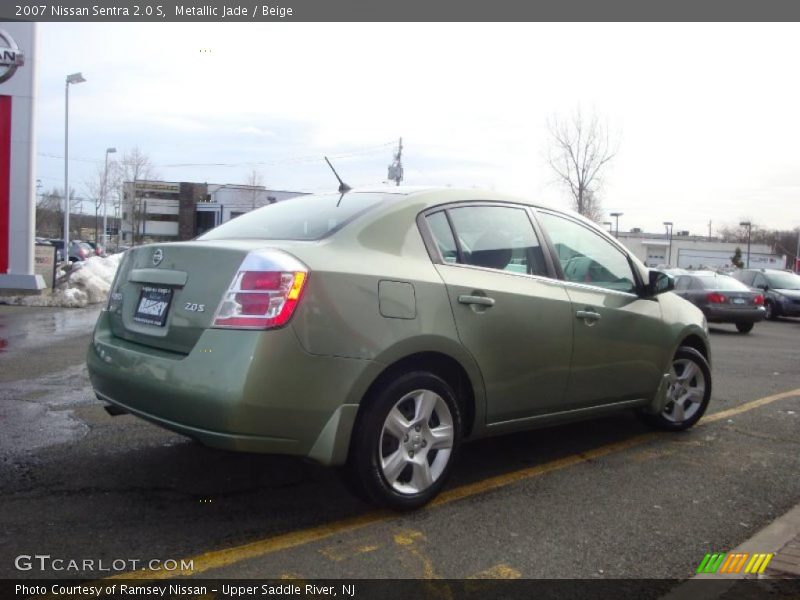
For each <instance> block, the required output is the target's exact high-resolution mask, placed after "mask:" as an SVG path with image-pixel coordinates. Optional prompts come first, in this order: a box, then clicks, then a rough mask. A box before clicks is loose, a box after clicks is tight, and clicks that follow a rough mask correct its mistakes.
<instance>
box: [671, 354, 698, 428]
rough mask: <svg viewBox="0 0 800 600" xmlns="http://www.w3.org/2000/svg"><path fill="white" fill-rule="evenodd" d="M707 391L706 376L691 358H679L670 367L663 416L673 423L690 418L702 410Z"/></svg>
mask: <svg viewBox="0 0 800 600" xmlns="http://www.w3.org/2000/svg"><path fill="white" fill-rule="evenodd" d="M705 393H706V378H705V376H704V375H703V371H702V369H700V367H699V366H698V365H697V363H696V362H694V361H693V360H691V359H687V358H678V359H675V361H673V363H672V368H671V369H670V383H669V388H668V390H667V404H666V406H665V407H664V412H663V416H664V418H665V419H667V420H668V421H671V422H673V423H683V422H685V421H688V420H690V419H691V418H692V417H694V415H695V414H696V413H697V411H698V410H700V407H701V406H702V404H703V398H704V397H705Z"/></svg>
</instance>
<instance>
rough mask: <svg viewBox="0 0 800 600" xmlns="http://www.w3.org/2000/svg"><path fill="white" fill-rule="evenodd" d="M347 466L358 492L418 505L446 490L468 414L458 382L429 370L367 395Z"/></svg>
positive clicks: (402, 505) (406, 506)
mask: <svg viewBox="0 0 800 600" xmlns="http://www.w3.org/2000/svg"><path fill="white" fill-rule="evenodd" d="M364 402H366V403H367V404H366V405H365V407H364V409H363V413H362V414H361V415H360V416H359V419H358V422H357V423H356V427H355V430H354V431H353V437H352V440H351V444H350V455H349V457H348V462H347V465H346V467H345V481H346V482H347V483H348V485H349V487H350V489H351V490H353V491H354V492H355V493H356V494H357V495H358V496H361V497H362V498H366V499H367V500H369V501H371V502H372V503H374V504H378V505H381V506H385V507H388V508H391V509H394V510H413V509H416V508H419V507H421V506H423V505H425V504H427V503H428V502H430V501H431V500H432V499H433V498H434V497H435V496H436V495H437V494H438V493H439V492H440V490H441V489H442V487H443V486H444V484H445V482H446V480H447V477H448V476H449V474H450V471H451V470H452V466H453V464H454V462H455V460H456V457H457V455H458V449H459V445H460V442H461V432H462V416H461V412H462V411H461V408H460V406H459V404H458V401H457V400H456V396H455V393H454V392H453V389H452V387H451V386H450V385H449V384H448V383H447V382H446V381H445V380H444V379H442V378H441V377H439V376H438V375H435V374H433V373H430V372H427V371H414V372H410V373H406V374H404V375H401V376H399V377H396V378H394V379H392V380H390V381H388V382H386V383H385V384H384V385H382V386H381V387H380V388H378V389H377V390H376V391H375V393H373V394H371V395H370V396H369V397H367V398H365V399H364Z"/></svg>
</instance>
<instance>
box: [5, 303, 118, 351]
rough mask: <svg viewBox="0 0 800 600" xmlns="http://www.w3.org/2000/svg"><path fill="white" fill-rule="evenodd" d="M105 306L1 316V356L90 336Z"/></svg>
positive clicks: (10, 313)
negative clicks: (75, 337)
mask: <svg viewBox="0 0 800 600" xmlns="http://www.w3.org/2000/svg"><path fill="white" fill-rule="evenodd" d="M101 309H102V306H101V305H99V304H98V305H95V306H92V307H90V308H72V309H44V310H42V311H41V312H38V311H37V312H32V313H20V314H14V313H13V312H9V313H6V314H2V315H0V356H2V355H3V354H5V353H9V352H13V351H15V350H24V349H30V348H36V347H39V346H46V345H50V344H52V343H53V342H55V341H58V340H60V339H65V338H69V337H74V336H75V335H81V334H89V333H91V332H92V330H93V329H94V324H95V323H96V322H97V317H98V315H99V314H100V310H101Z"/></svg>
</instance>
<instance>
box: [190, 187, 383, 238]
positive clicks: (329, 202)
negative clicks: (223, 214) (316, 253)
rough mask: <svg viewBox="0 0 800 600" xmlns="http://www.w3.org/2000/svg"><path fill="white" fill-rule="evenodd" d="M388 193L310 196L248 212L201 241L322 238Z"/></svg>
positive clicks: (213, 230)
mask: <svg viewBox="0 0 800 600" xmlns="http://www.w3.org/2000/svg"><path fill="white" fill-rule="evenodd" d="M384 198H385V194H380V193H359V192H353V193H349V194H344V196H342V195H341V194H324V195H309V196H300V197H297V198H290V199H288V200H283V201H281V202H277V203H275V204H270V205H269V206H265V207H263V208H259V209H258V210H254V211H251V212H249V213H245V214H243V215H242V216H240V217H236V218H235V219H232V220H230V221H228V222H227V223H223V224H222V225H220V226H219V227H216V228H215V229H212V230H211V231H208V232H206V233H204V234H203V235H201V236H200V237H198V238H197V239H198V240H242V239H265V240H319V239H322V238H324V237H326V236H328V235H330V234H332V233H333V232H335V231H337V230H338V229H341V228H342V227H344V226H345V225H346V224H347V223H349V222H350V221H352V220H353V219H355V218H357V217H359V216H360V215H362V214H363V213H365V212H366V211H368V210H370V209H371V208H374V207H375V206H377V205H378V204H380V203H381V202H382V201H383V199H384Z"/></svg>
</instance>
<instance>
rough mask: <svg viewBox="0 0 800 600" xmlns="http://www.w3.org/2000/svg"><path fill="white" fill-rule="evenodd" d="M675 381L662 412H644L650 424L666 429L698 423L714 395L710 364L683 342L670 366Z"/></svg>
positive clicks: (680, 427) (643, 414)
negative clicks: (712, 393) (683, 344)
mask: <svg viewBox="0 0 800 600" xmlns="http://www.w3.org/2000/svg"><path fill="white" fill-rule="evenodd" d="M670 374H671V376H672V381H671V382H670V387H669V389H668V390H667V403H666V405H665V407H664V410H663V411H662V412H660V413H659V414H652V413H645V412H641V413H639V415H640V416H641V418H642V419H643V420H644V421H645V422H646V423H647V424H648V425H650V426H651V427H654V428H656V429H661V430H663V431H683V430H684V429H689V428H690V427H692V426H693V425H694V424H695V423H697V422H698V421H699V420H700V418H701V417H702V416H703V414H704V413H705V412H706V409H707V408H708V402H709V400H710V399H711V368H710V367H709V366H708V361H707V360H706V359H705V357H704V356H703V355H702V354H700V352H698V351H697V350H695V349H694V348H689V347H688V346H681V347H680V348H678V351H677V352H676V353H675V357H674V358H673V359H672V365H671V367H670Z"/></svg>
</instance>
